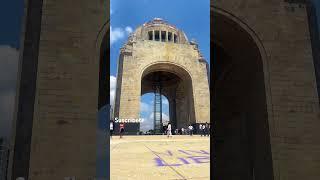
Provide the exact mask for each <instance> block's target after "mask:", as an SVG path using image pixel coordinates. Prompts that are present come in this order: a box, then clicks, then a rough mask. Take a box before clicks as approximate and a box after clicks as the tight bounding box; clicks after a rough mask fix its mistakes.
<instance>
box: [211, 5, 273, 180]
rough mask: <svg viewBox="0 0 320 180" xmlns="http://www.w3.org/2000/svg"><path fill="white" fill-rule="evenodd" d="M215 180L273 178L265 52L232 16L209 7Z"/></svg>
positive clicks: (249, 32)
mask: <svg viewBox="0 0 320 180" xmlns="http://www.w3.org/2000/svg"><path fill="white" fill-rule="evenodd" d="M211 19H212V22H211V23H212V24H211V27H214V28H213V29H212V36H213V38H212V39H211V41H212V42H211V44H212V45H213V46H212V47H211V48H212V50H211V51H212V53H211V54H213V59H214V65H213V67H214V68H213V82H212V84H213V87H212V90H213V109H214V112H213V120H214V126H213V127H214V131H213V132H214V142H213V146H214V158H215V159H214V162H213V166H214V167H213V168H214V169H213V170H214V174H213V176H214V178H215V179H219V180H227V179H238V180H272V179H273V167H272V156H271V146H270V133H269V122H268V120H269V115H268V109H267V104H268V95H267V94H268V93H267V92H268V86H267V85H266V83H267V82H266V79H267V78H266V76H265V71H266V67H265V62H264V60H265V59H264V58H265V57H264V56H265V55H264V52H263V48H262V46H261V44H259V41H258V39H257V38H256V37H255V34H254V33H253V32H252V31H251V30H250V28H248V27H246V25H245V24H244V23H242V22H241V21H239V20H238V19H237V18H236V17H235V16H233V15H231V14H230V13H227V12H225V11H223V10H221V9H217V8H215V7H211Z"/></svg>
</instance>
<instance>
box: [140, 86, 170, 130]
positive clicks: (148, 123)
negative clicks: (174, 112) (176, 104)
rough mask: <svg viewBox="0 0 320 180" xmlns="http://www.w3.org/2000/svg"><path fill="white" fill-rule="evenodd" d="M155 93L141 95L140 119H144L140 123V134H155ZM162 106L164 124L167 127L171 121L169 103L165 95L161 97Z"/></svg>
mask: <svg viewBox="0 0 320 180" xmlns="http://www.w3.org/2000/svg"><path fill="white" fill-rule="evenodd" d="M154 100H155V94H154V92H148V93H145V94H141V98H140V118H142V119H144V121H143V122H141V123H140V132H141V133H144V134H153V132H154V111H155V110H154ZM161 100H162V102H161V106H162V124H163V126H166V125H167V124H168V121H169V114H170V112H169V101H168V98H167V97H166V96H164V95H161Z"/></svg>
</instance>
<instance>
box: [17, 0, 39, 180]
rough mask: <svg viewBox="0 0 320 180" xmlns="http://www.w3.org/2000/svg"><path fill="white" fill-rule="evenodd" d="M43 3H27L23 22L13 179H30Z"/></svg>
mask: <svg viewBox="0 0 320 180" xmlns="http://www.w3.org/2000/svg"><path fill="white" fill-rule="evenodd" d="M42 3H43V0H29V1H28V9H27V14H26V16H27V17H26V21H25V34H24V42H23V43H24V44H23V51H22V63H21V68H20V69H21V71H20V72H19V73H20V75H19V76H20V82H19V83H20V85H19V86H18V87H19V89H18V92H19V97H18V106H17V110H16V112H17V119H16V127H15V128H16V130H15V132H16V134H15V145H14V155H13V166H12V176H11V177H12V179H13V180H15V179H16V178H17V177H25V178H26V179H28V176H29V161H30V147H31V136H32V126H33V112H34V104H35V95H36V81H37V70H38V55H39V41H40V32H41V17H42Z"/></svg>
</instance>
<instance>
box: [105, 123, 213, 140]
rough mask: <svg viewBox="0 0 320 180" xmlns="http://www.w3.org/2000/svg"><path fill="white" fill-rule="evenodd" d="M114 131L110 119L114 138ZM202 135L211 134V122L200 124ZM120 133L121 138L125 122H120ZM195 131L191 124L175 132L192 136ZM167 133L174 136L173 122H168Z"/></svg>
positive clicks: (111, 133) (111, 132)
mask: <svg viewBox="0 0 320 180" xmlns="http://www.w3.org/2000/svg"><path fill="white" fill-rule="evenodd" d="M113 132H114V122H113V121H110V137H111V138H112V135H113ZM198 132H200V135H201V136H210V124H208V123H207V122H206V123H205V124H199V131H198ZM119 133H120V138H122V136H123V134H124V123H120V124H119ZM193 133H194V127H193V126H192V125H191V124H190V125H189V126H188V129H185V128H181V130H180V131H179V129H175V134H181V135H185V134H189V135H190V136H192V135H193ZM166 134H167V136H168V138H169V137H172V125H171V123H168V126H167V128H166Z"/></svg>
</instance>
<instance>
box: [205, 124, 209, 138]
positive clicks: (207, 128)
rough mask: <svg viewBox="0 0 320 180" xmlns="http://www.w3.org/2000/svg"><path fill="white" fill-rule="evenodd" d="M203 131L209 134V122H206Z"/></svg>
mask: <svg viewBox="0 0 320 180" xmlns="http://www.w3.org/2000/svg"><path fill="white" fill-rule="evenodd" d="M205 132H206V135H207V136H209V124H208V123H207V122H206V126H205Z"/></svg>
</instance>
